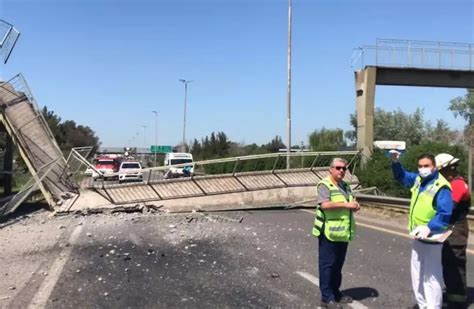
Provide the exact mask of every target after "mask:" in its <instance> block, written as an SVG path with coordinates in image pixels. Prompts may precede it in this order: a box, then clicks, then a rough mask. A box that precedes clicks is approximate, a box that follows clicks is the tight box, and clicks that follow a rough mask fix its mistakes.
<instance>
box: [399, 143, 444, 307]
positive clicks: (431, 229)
mask: <svg viewBox="0 0 474 309" xmlns="http://www.w3.org/2000/svg"><path fill="white" fill-rule="evenodd" d="M399 156H400V153H398V152H397V151H391V159H392V171H393V174H394V176H395V179H396V180H397V181H398V182H400V183H401V184H403V185H404V186H405V187H407V188H411V189H410V190H411V203H410V210H409V217H408V229H409V231H410V235H412V236H413V237H414V238H415V239H414V241H413V247H412V251H411V281H412V287H413V291H414V293H415V298H416V301H417V303H418V307H419V308H441V306H442V304H443V294H442V284H443V268H442V265H441V251H442V247H443V246H442V244H441V243H438V242H431V241H429V237H430V236H431V235H433V234H436V233H442V232H445V231H446V230H447V227H448V224H449V220H450V217H451V213H452V210H453V200H452V198H451V186H450V184H449V182H448V181H447V180H446V179H445V178H444V177H443V176H442V175H441V174H440V173H439V172H438V170H437V169H436V163H435V158H434V156H433V155H432V154H423V155H421V156H419V157H418V173H412V172H408V171H406V170H405V169H403V167H402V165H401V164H400V162H399Z"/></svg>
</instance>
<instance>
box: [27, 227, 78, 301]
mask: <svg viewBox="0 0 474 309" xmlns="http://www.w3.org/2000/svg"><path fill="white" fill-rule="evenodd" d="M82 227H83V226H82V225H79V226H77V227H76V228H75V229H74V231H72V233H71V236H70V237H69V240H68V243H69V246H68V247H64V249H63V250H62V251H61V252H60V253H59V256H58V257H57V258H56V260H55V261H54V263H53V265H52V266H51V268H50V269H49V272H48V276H47V277H46V278H45V279H44V281H43V283H42V284H41V286H40V287H39V289H38V291H37V292H36V294H35V296H34V297H33V299H32V300H31V302H30V304H29V305H28V309H37V308H44V307H45V306H46V303H47V302H48V299H49V296H51V293H52V292H53V289H54V286H55V285H56V283H57V282H58V279H59V276H60V275H61V273H62V271H63V268H64V265H65V264H66V262H67V261H68V259H69V256H70V255H71V252H72V249H73V248H74V244H75V243H76V241H77V239H78V238H79V235H80V234H81V231H82Z"/></svg>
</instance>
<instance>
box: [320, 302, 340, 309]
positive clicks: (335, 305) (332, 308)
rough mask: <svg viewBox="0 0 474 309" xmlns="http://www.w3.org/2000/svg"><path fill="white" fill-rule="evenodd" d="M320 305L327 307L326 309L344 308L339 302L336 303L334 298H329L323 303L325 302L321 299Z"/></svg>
mask: <svg viewBox="0 0 474 309" xmlns="http://www.w3.org/2000/svg"><path fill="white" fill-rule="evenodd" d="M320 307H321V308H328V309H341V308H344V307H343V306H342V305H341V304H339V303H336V302H335V301H334V300H331V301H330V302H328V303H325V302H323V301H322V302H321V305H320Z"/></svg>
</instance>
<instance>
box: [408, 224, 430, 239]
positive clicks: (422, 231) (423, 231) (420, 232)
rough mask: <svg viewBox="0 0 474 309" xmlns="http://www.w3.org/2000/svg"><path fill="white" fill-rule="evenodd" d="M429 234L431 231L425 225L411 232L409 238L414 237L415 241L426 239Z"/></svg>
mask: <svg viewBox="0 0 474 309" xmlns="http://www.w3.org/2000/svg"><path fill="white" fill-rule="evenodd" d="M430 234H431V230H430V228H429V227H427V226H426V225H423V226H417V227H416V228H415V229H414V230H413V232H411V233H410V235H411V236H413V237H415V239H424V238H427V237H428V236H429V235H430Z"/></svg>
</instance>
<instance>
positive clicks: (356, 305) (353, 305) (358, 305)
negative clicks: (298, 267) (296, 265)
mask: <svg viewBox="0 0 474 309" xmlns="http://www.w3.org/2000/svg"><path fill="white" fill-rule="evenodd" d="M296 273H297V274H298V275H300V276H301V277H303V278H305V279H306V280H308V281H309V282H311V283H312V284H314V285H315V286H317V287H319V279H318V278H317V277H315V276H313V275H311V274H310V273H307V272H305V271H297V272H296ZM347 306H349V307H350V308H354V309H368V308H369V307H366V306H365V305H364V304H362V303H359V302H358V301H356V300H354V301H352V303H350V304H347Z"/></svg>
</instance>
